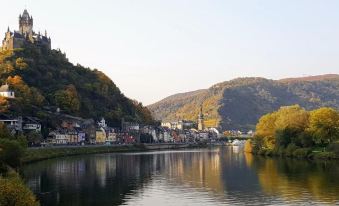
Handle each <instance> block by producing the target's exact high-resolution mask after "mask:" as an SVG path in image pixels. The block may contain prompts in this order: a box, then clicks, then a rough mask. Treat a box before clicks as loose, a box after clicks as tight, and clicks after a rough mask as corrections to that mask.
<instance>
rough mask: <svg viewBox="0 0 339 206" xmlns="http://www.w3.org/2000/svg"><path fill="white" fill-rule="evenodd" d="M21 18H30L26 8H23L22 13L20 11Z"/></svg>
mask: <svg viewBox="0 0 339 206" xmlns="http://www.w3.org/2000/svg"><path fill="white" fill-rule="evenodd" d="M22 18H24V19H29V18H30V16H29V13H28V11H27V9H25V10H24V13H22Z"/></svg>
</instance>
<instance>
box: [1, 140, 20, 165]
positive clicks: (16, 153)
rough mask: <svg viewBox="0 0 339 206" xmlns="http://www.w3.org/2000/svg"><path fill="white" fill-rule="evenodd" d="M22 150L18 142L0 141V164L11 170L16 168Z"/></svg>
mask: <svg viewBox="0 0 339 206" xmlns="http://www.w3.org/2000/svg"><path fill="white" fill-rule="evenodd" d="M23 153H24V148H23V147H22V146H21V145H20V143H19V142H17V141H15V140H10V139H0V162H2V163H5V164H6V165H9V166H11V167H13V168H18V167H19V166H20V163H21V157H22V155H23Z"/></svg>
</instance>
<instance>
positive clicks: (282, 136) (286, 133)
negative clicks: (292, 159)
mask: <svg viewBox="0 0 339 206" xmlns="http://www.w3.org/2000/svg"><path fill="white" fill-rule="evenodd" d="M338 140H339V112H338V111H336V110H335V109H333V108H326V107H324V108H320V109H316V110H313V111H306V110H305V109H303V108H302V107H300V106H299V105H293V106H286V107H281V108H280V109H279V110H278V111H275V112H273V113H269V114H266V115H264V116H262V117H261V118H260V119H259V122H258V124H257V126H256V135H255V137H254V138H253V139H252V140H250V143H249V144H248V145H247V150H250V149H248V147H249V145H251V147H252V148H251V150H250V151H252V152H255V153H271V152H273V153H274V152H276V153H279V152H280V153H281V151H282V153H283V152H284V151H286V153H288V154H289V155H294V154H296V155H297V154H302V155H306V154H308V153H309V151H310V150H309V148H311V147H327V146H329V147H330V146H331V148H336V147H333V145H332V144H334V143H336V142H337V141H338ZM304 148H305V149H307V150H304Z"/></svg>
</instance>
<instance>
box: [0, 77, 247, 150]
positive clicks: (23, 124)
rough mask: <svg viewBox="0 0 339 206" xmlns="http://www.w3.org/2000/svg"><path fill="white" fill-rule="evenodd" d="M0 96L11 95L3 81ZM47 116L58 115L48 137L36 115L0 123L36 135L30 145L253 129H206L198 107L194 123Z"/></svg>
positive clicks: (215, 137)
mask: <svg viewBox="0 0 339 206" xmlns="http://www.w3.org/2000/svg"><path fill="white" fill-rule="evenodd" d="M0 96H2V97H5V98H15V93H14V91H11V90H10V89H9V87H8V85H7V84H5V85H2V86H1V87H0ZM51 115H58V118H59V119H61V123H60V125H58V127H57V128H56V129H54V130H52V131H49V133H48V136H44V137H42V133H41V132H42V128H43V127H44V126H46V125H42V124H41V121H40V120H39V119H38V118H36V117H28V116H24V117H22V116H17V117H13V116H10V115H6V114H0V123H3V124H5V125H6V126H7V128H8V129H9V131H10V132H11V133H12V134H32V133H34V134H37V135H38V136H41V141H37V142H30V146H46V145H88V144H89V145H94V144H98V145H100V144H101V145H114V144H134V143H198V142H218V141H219V140H220V139H222V138H225V137H237V138H248V137H251V136H252V135H253V131H248V132H241V131H236V130H234V131H233V130H229V131H223V132H220V131H219V130H218V129H217V128H206V127H205V124H204V115H203V113H202V108H201V109H200V113H199V116H198V118H197V122H194V121H188V120H180V121H176V122H162V123H161V125H158V126H154V125H142V124H139V123H137V122H128V121H125V120H124V119H122V121H121V125H120V127H110V126H109V125H108V124H107V122H106V121H105V119H104V118H102V119H100V120H97V121H95V120H93V119H83V118H80V117H75V116H71V115H67V114H62V113H61V112H60V109H57V110H56V111H55V112H54V113H53V114H52V113H51Z"/></svg>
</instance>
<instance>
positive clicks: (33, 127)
mask: <svg viewBox="0 0 339 206" xmlns="http://www.w3.org/2000/svg"><path fill="white" fill-rule="evenodd" d="M22 119H23V121H22V122H23V124H22V130H23V131H25V132H30V131H34V132H37V133H40V132H41V123H40V120H39V119H38V118H35V117H24V118H22Z"/></svg>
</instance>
